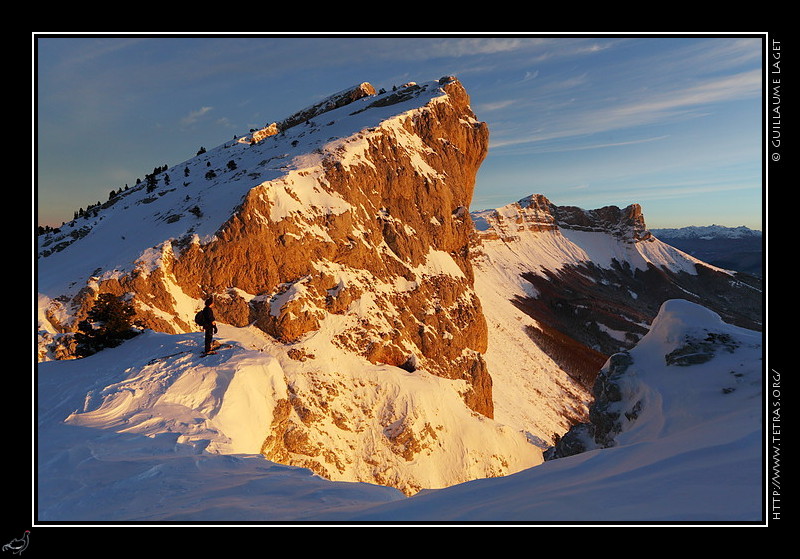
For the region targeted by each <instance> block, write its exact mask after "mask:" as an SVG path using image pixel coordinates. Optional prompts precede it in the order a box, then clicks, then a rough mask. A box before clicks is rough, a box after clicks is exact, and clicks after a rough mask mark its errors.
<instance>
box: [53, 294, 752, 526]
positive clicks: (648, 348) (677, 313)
mask: <svg viewBox="0 0 800 559" xmlns="http://www.w3.org/2000/svg"><path fill="white" fill-rule="evenodd" d="M710 333H714V334H715V336H714V339H715V340H724V343H722V344H717V345H714V346H713V350H711V351H705V350H708V349H709V346H708V345H707V344H706V345H704V344H702V343H701V344H700V345H699V346H696V347H698V348H700V349H699V350H698V351H697V352H694V353H704V356H703V357H701V358H698V359H696V360H693V359H688V360H687V361H686V363H688V364H685V365H681V364H678V363H679V361H676V360H675V358H676V356H678V355H688V354H689V353H691V352H689V353H687V352H683V351H679V350H681V348H686V347H687V341H692V340H695V341H700V342H702V340H706V339H708V338H709V334H710ZM191 343H192V341H190V340H189V338H187V337H186V336H166V335H146V336H144V337H141V338H140V339H137V340H133V341H130V342H127V343H126V344H125V345H124V346H122V347H120V348H117V349H116V350H113V352H112V351H109V352H108V353H105V354H103V353H101V354H98V355H96V356H95V357H93V358H88V359H84V360H82V361H68V362H55V363H46V364H43V365H42V367H41V373H40V375H39V379H38V392H39V413H38V421H37V423H38V429H39V438H38V446H37V450H38V456H37V458H38V503H37V504H38V514H37V519H38V520H39V521H55V522H59V521H62V522H63V521H73V520H74V521H79V522H86V521H93V520H99V519H102V520H108V521H112V522H114V521H116V522H126V521H168V520H173V521H178V522H189V523H190V522H193V521H199V520H213V521H223V522H224V521H233V522H242V521H264V522H270V521H291V522H305V521H312V522H322V523H324V522H348V523H351V522H360V521H378V522H388V523H399V522H420V521H433V522H445V523H446V522H462V521H478V522H524V523H540V522H573V521H600V522H616V523H634V522H640V521H645V522H647V521H652V522H696V521H699V522H708V523H717V522H728V521H745V522H747V521H750V522H757V521H759V520H760V519H761V518H762V516H761V515H762V506H761V505H762V503H761V491H762V484H761V465H762V461H761V450H762V441H763V439H762V431H761V404H762V392H761V380H762V379H761V372H762V362H761V359H762V348H761V335H760V334H758V333H755V332H751V331H747V330H743V329H741V328H736V327H732V326H730V325H727V324H725V323H723V322H721V321H720V320H719V317H718V316H717V315H715V314H714V313H711V312H710V311H707V310H706V309H703V308H701V307H698V306H697V305H694V304H691V303H688V302H685V301H670V302H668V303H667V304H665V305H664V306H663V308H662V310H661V312H660V313H659V315H658V317H657V319H656V321H655V322H654V324H653V328H652V329H651V331H650V333H649V334H648V335H647V336H646V337H645V338H644V339H643V340H642V341H641V342H640V343H639V344H638V345H637V346H636V347H635V348H634V349H632V350H631V351H630V355H631V356H632V358H633V365H632V366H631V368H630V369H629V373H630V383H629V386H630V393H629V395H630V396H635V397H637V398H640V399H643V400H644V402H645V405H644V406H643V407H642V413H641V415H640V416H639V418H638V419H637V420H636V421H634V422H632V423H631V424H630V425H628V426H627V428H625V429H624V430H623V431H622V432H621V433H620V434H619V435H618V437H617V444H616V445H615V446H613V447H611V448H603V449H595V450H591V451H588V452H585V453H582V454H579V455H575V456H570V457H566V458H561V459H558V460H553V461H549V462H546V463H543V464H540V465H538V466H535V467H531V468H529V469H526V470H524V471H521V472H519V473H517V474H514V475H509V476H506V477H503V478H497V479H482V480H474V481H470V482H467V483H463V484H460V485H456V486H453V487H449V488H446V489H439V490H433V491H427V492H423V493H420V494H417V495H415V496H413V497H410V498H406V497H403V496H402V494H401V493H400V492H399V491H397V490H394V489H387V488H385V487H380V486H372V485H367V484H361V483H344V482H331V481H325V480H322V479H321V478H319V477H316V476H313V475H311V474H310V473H309V471H307V470H304V469H302V468H294V467H286V466H279V465H276V464H273V463H271V462H268V461H266V460H264V459H263V457H261V456H258V455H255V454H252V453H241V452H240V453H235V454H212V453H210V452H209V451H208V450H209V447H211V446H212V445H211V444H206V442H207V441H212V442H214V443H215V444H216V442H219V443H220V448H222V446H224V445H226V444H229V445H232V446H231V448H232V447H233V446H236V443H235V441H236V440H241V441H245V440H247V439H248V436H247V435H246V434H243V433H246V429H243V428H242V426H241V425H240V426H239V427H238V429H239V431H238V432H237V433H239V434H234V436H233V437H231V436H230V435H228V434H226V435H225V437H223V436H222V435H223V433H222V432H221V428H220V425H223V426H224V425H225V422H224V421H222V422H221V423H220V425H216V424H215V421H216V420H217V418H219V416H220V415H222V416H224V411H223V410H224V409H225V406H226V404H227V403H228V400H229V399H235V398H236V397H237V395H238V396H241V391H240V389H239V388H240V387H242V386H244V385H245V384H246V382H241V383H239V382H238V381H237V380H236V377H237V376H238V375H239V373H241V372H242V371H244V370H245V369H247V373H246V374H245V375H244V377H245V379H243V380H247V379H250V380H253V379H254V378H260V379H261V381H262V384H263V382H269V380H270V379H274V375H276V374H277V371H278V368H277V366H276V365H275V363H274V361H273V359H274V358H273V357H270V356H262V357H261V358H259V359H256V357H255V355H256V353H257V351H256V350H253V349H246V348H245V345H246V344H247V343H248V341H245V342H244V345H239V346H235V347H234V348H233V354H232V355H231V356H230V357H228V358H225V357H222V353H221V354H219V355H217V356H214V357H216V358H218V359H220V360H224V359H227V360H228V362H230V363H231V364H232V365H233V364H235V363H238V364H239V365H240V366H241V368H240V369H239V370H238V371H237V373H236V375H234V376H233V377H229V376H226V374H222V375H220V376H216V377H214V376H213V375H212V376H211V377H207V376H206V377H205V378H204V375H203V373H202V369H203V367H204V366H203V365H202V364H201V363H200V362H199V360H198V362H197V363H195V364H194V365H193V367H185V365H187V364H188V362H189V361H190V360H189V359H184V358H181V357H180V356H179V355H174V354H175V352H176V350H178V351H182V350H185V349H187V348H188V347H189V346H190V344H191ZM240 343H241V342H240ZM158 348H161V353H160V354H159V355H160V356H161V357H160V358H158V359H155V360H154V359H153V356H152V355H146V356H145V353H153V352H155V353H158V351H157V350H158ZM667 355H671V356H672V357H671V358H670V362H671V363H672V364H668V363H667V358H666V356H667ZM134 356H136V357H135V358H134ZM165 359H166V360H169V359H174V360H176V361H175V364H176V365H178V364H179V362H180V363H183V364H184V367H183V369H181V367H180V366H177V367H176V368H175V372H176V373H177V372H178V371H179V370H182V371H183V373H182V374H181V375H179V376H178V377H177V378H174V379H173V381H172V383H171V384H170V383H169V382H161V383H160V384H159V383H155V382H154V383H145V382H144V377H143V376H142V375H141V374H139V373H140V372H144V371H145V370H146V369H147V368H148V367H153V369H152V370H153V371H162V372H163V371H164V369H163V368H162V367H163V365H164V363H165ZM111 363H117V364H118V365H117V367H116V368H115V367H112V366H111V365H110V364H111ZM246 363H250V365H252V367H251V368H249V369H248V368H247V367H244V365H245V364H246ZM187 374H188V375H189V376H188V378H186V379H185V380H180V379H182V378H183V376H184V375H187ZM357 374H364V372H361V373H357ZM155 376H156V377H157V376H158V375H155ZM154 380H156V379H154ZM165 380H166V379H163V378H162V381H165ZM421 381H422V380H421ZM181 382H185V383H186V385H189V384H195V386H200V385H203V386H206V388H207V390H203V391H200V392H204V393H206V394H207V398H203V399H201V400H197V399H195V400H191V401H190V400H186V399H181V398H179V397H178V394H180V392H181V390H180V383H181ZM156 385H158V386H159V388H156ZM237 386H238V387H237ZM209 389H210V390H209ZM112 394H115V395H116V396H115V397H114V398H111V399H106V400H104V399H103V397H107V396H111V395H112ZM148 394H150V395H155V394H160V395H162V396H163V395H166V394H171V397H170V398H166V399H162V400H160V401H159V402H158V403H156V402H155V401H152V403H151V405H150V408H148V409H150V410H152V412H153V414H152V417H151V418H150V419H149V421H144V417H143V415H142V414H141V412H143V411H144V409H145V408H144V407H142V406H141V405H140V404H137V405H133V403H134V402H137V401H138V402H140V403H141V402H144V401H145V400H146V399H147V395H148ZM193 394H195V397H196V396H197V394H198V391H197V390H195V391H193ZM437 398H441V393H439V396H437ZM167 400H169V401H167ZM103 401H106V402H107V405H109V406H110V405H111V403H112V402H113V403H114V406H115V407H116V409H117V410H128V411H132V410H134V409H137V410H138V412H140V413H138V414H133V415H126V416H123V414H121V413H117V412H115V411H112V408H111V407H108V408H106V409H107V411H108V412H109V413H108V415H109V417H114V418H115V420H114V421H111V422H109V425H108V428H101V427H102V426H101V425H100V424H99V422H98V418H99V415H98V413H97V412H98V410H100V409H103V405H102V404H101V402H103ZM439 401H440V403H439V408H440V413H441V411H442V410H443V409H446V408H447V403H446V400H444V401H443V400H439ZM125 402H127V404H126V403H125ZM237 409H240V410H248V413H247V414H246V415H249V413H254V414H256V415H257V414H258V410H259V409H260V404H259V403H258V402H257V400H253V401H252V402H251V404H250V405H245V406H237ZM76 411H77V413H74V412H76ZM80 418H84V419H86V420H90V419H91V421H87V422H86V424H84V425H81V420H80ZM229 418H230V417H229ZM125 419H128V422H127V423H126V422H125ZM244 419H245V418H244V416H239V417H238V418H237V420H244ZM482 421H485V420H482ZM89 423H92V425H91V426H89ZM137 424H138V426H137ZM125 425H128V427H129V428H128V429H127V430H126V429H125ZM159 425H160V427H158V426H159ZM145 426H146V427H147V428H146V429H144V430H143V431H142V432H137V429H140V428H143V427H145ZM466 428H468V427H466V426H465V429H466ZM232 432H233V431H232ZM246 447H247V445H246V444H243V446H242V447H241V448H246ZM204 449H205V450H204Z"/></svg>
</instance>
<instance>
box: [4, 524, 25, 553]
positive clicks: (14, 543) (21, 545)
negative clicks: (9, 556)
mask: <svg viewBox="0 0 800 559" xmlns="http://www.w3.org/2000/svg"><path fill="white" fill-rule="evenodd" d="M30 533H31V531H30V530H25V533H24V534H23V535H22V537H21V538H14V539H13V540H11V541H10V542H8V543H7V544H6V545H4V546H3V551H10V552H11V553H14V554H16V555H20V554H21V553H22V552H23V551H25V548H27V547H28V538H29V537H30Z"/></svg>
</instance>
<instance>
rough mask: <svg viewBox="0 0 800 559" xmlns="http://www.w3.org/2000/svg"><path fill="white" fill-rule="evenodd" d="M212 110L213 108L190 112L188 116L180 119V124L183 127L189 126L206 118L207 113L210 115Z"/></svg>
mask: <svg viewBox="0 0 800 559" xmlns="http://www.w3.org/2000/svg"><path fill="white" fill-rule="evenodd" d="M212 110H213V107H201V108H200V109H197V110H196V111H192V112H191V113H189V114H188V115H186V116H185V117H183V118H182V119H181V124H182V125H183V126H189V125H190V124H194V123H196V122H197V121H198V120H200V119H201V118H203V117H204V116H206V115H207V114H208V113H210V112H211V111H212Z"/></svg>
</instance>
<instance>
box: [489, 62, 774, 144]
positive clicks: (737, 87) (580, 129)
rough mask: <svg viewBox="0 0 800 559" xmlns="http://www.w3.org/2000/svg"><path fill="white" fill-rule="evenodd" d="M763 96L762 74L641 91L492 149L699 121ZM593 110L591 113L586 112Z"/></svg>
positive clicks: (558, 114) (561, 115) (578, 110)
mask: <svg viewBox="0 0 800 559" xmlns="http://www.w3.org/2000/svg"><path fill="white" fill-rule="evenodd" d="M584 93H586V92H584ZM760 94H761V71H760V70H751V71H747V72H741V73H737V74H733V75H729V76H723V77H719V78H713V79H707V80H704V81H700V82H696V83H693V84H691V85H685V86H684V87H683V88H669V89H667V88H664V89H661V90H660V91H647V90H644V89H643V90H640V91H638V92H630V93H628V94H626V95H624V96H623V95H618V96H617V97H613V98H609V100H608V101H606V102H603V101H601V100H597V99H595V100H592V101H591V103H588V102H587V103H576V107H575V108H574V109H573V110H569V111H567V110H560V111H555V112H552V114H542V115H532V116H533V118H534V119H535V118H537V117H538V118H539V120H538V121H537V125H538V127H537V129H536V131H532V130H526V131H523V132H521V133H519V134H517V135H515V136H513V137H512V136H511V135H507V136H506V137H504V138H499V137H497V136H496V137H495V139H494V140H493V144H492V146H493V147H495V148H500V147H510V146H519V145H523V144H533V143H539V142H545V141H552V140H561V139H565V138H570V137H576V136H588V135H592V134H597V133H603V132H610V131H618V130H622V129H632V128H635V127H638V126H643V125H653V124H664V123H670V122H675V121H677V120H679V119H687V118H697V117H699V116H702V115H705V114H708V111H709V110H713V105H714V104H715V103H722V102H727V101H733V100H741V99H747V98H755V97H757V96H759V95H760ZM589 104H591V107H589V108H582V107H586V106H587V105H589ZM638 141H641V140H638ZM598 147H602V146H600V145H598ZM586 149H590V148H588V147H587V148H586Z"/></svg>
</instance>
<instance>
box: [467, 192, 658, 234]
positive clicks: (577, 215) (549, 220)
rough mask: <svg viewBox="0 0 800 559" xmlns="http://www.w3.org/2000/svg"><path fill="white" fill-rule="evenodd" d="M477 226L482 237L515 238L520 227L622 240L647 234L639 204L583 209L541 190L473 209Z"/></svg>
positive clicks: (535, 230)
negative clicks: (498, 205) (554, 200)
mask: <svg viewBox="0 0 800 559" xmlns="http://www.w3.org/2000/svg"><path fill="white" fill-rule="evenodd" d="M475 218H476V222H477V227H478V229H479V230H480V231H481V237H483V238H484V239H505V240H512V239H515V238H518V236H519V233H520V232H521V231H533V232H541V231H554V230H558V229H571V230H575V231H588V232H595V233H607V234H609V235H613V236H614V237H616V238H618V239H620V240H621V241H625V242H636V241H642V240H647V239H649V238H650V237H651V234H650V232H649V231H648V230H647V226H646V225H645V221H644V215H643V214H642V207H641V206H640V205H639V204H631V205H630V206H628V207H626V208H623V209H620V208H618V207H617V206H605V207H603V208H599V209H596V210H586V209H583V208H579V207H576V206H557V205H555V204H553V203H552V202H550V200H548V199H547V198H546V197H545V196H543V195H541V194H533V195H531V196H528V197H526V198H523V199H522V200H520V201H519V202H514V203H512V204H508V205H507V206H503V207H502V208H499V209H494V210H487V211H483V212H476V213H475Z"/></svg>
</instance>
